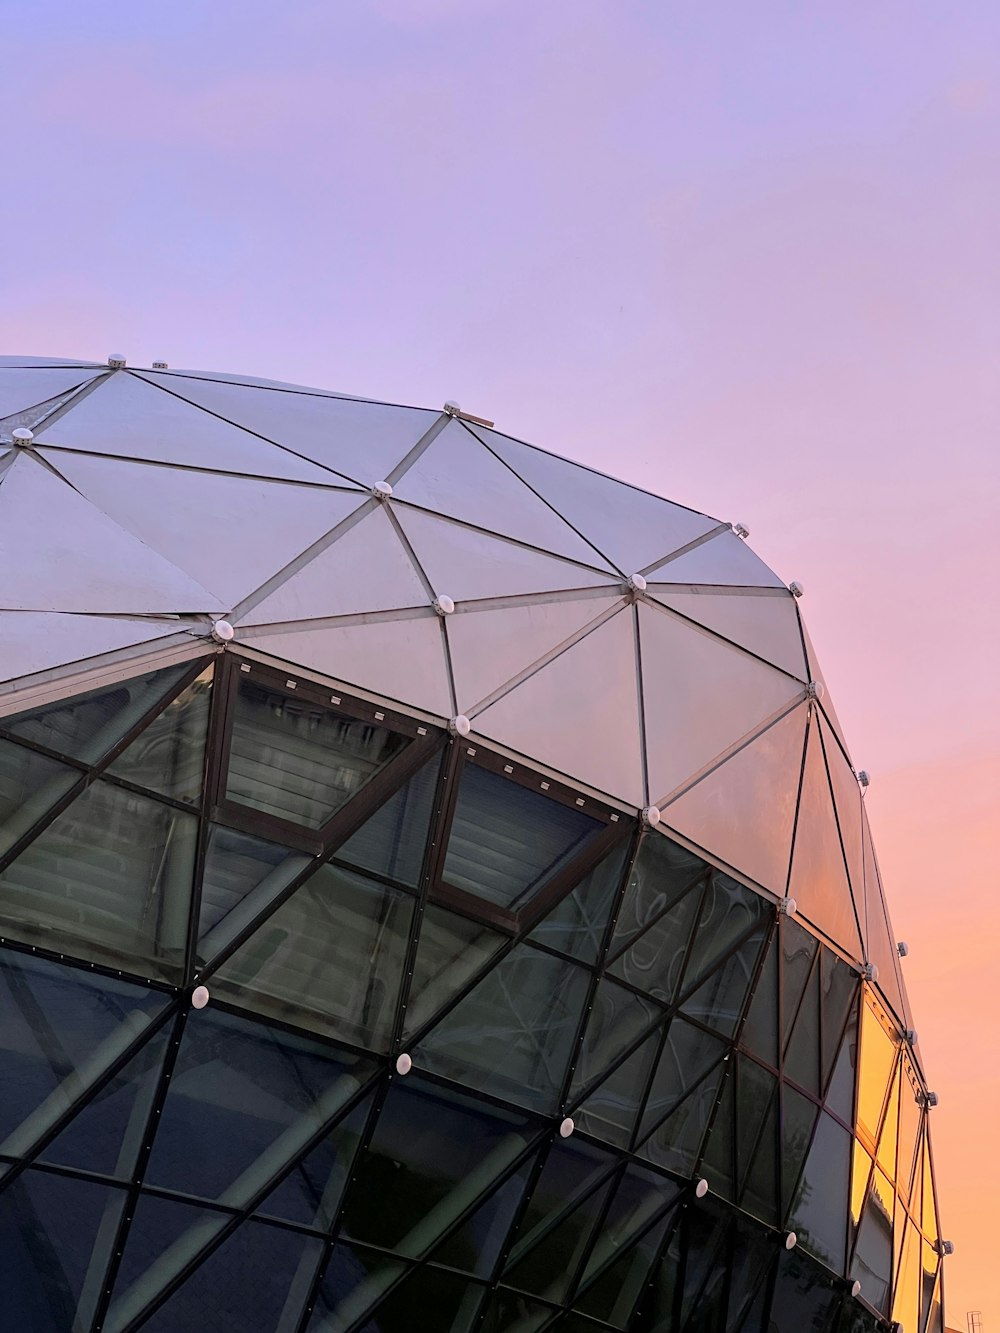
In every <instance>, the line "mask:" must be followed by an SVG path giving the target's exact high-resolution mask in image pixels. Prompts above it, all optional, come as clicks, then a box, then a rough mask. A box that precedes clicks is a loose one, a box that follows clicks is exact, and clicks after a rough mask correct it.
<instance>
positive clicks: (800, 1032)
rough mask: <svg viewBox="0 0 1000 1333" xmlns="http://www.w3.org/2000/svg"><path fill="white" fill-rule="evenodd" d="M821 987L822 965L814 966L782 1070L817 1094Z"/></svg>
mask: <svg viewBox="0 0 1000 1333" xmlns="http://www.w3.org/2000/svg"><path fill="white" fill-rule="evenodd" d="M821 952H822V946H821ZM819 990H820V981H819V968H818V967H814V968H813V970H812V972H811V973H810V974H809V980H808V981H807V982H806V988H805V990H804V992H803V994H802V1000H801V1002H800V1004H799V1011H798V1013H797V1014H796V1015H795V1024H794V1026H793V1028H792V1031H791V1035H790V1036H789V1038H788V1043H787V1045H786V1046H785V1054H784V1065H783V1070H782V1072H783V1073H784V1075H785V1077H786V1078H790V1079H792V1080H793V1081H794V1082H795V1083H798V1084H799V1086H800V1087H803V1088H805V1089H806V1090H807V1091H808V1092H811V1093H812V1094H813V1095H814V1096H818V1095H819V1091H820V1035H819Z"/></svg>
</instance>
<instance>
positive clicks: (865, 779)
mask: <svg viewBox="0 0 1000 1333" xmlns="http://www.w3.org/2000/svg"><path fill="white" fill-rule="evenodd" d="M871 780H872V777H871V774H870V773H869V772H868V770H867V768H861V769H858V782H859V784H860V785H861V786H862V787H867V786H868V784H869V783H870V782H871Z"/></svg>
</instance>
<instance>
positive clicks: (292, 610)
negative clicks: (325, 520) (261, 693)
mask: <svg viewBox="0 0 1000 1333" xmlns="http://www.w3.org/2000/svg"><path fill="white" fill-rule="evenodd" d="M430 600H431V599H430V597H428V595H427V589H426V588H425V587H424V585H423V583H421V581H420V578H419V576H418V574H417V572H416V570H415V569H414V568H413V562H412V561H411V560H410V557H409V555H408V554H407V552H406V548H405V547H404V546H403V543H402V542H401V541H400V540H399V536H398V534H397V533H396V530H395V528H394V527H393V526H392V523H391V521H390V520H389V518H388V516H387V515H386V512H385V510H384V509H383V508H382V506H381V505H378V506H376V507H375V508H374V509H373V510H372V511H371V513H369V514H366V515H365V516H364V518H362V519H359V521H358V522H357V523H355V524H354V525H353V527H350V528H348V529H347V531H346V532H344V534H343V535H342V536H340V537H337V538H336V539H335V541H334V542H333V543H332V544H331V545H330V546H327V547H326V548H325V549H324V550H323V551H321V552H320V553H319V555H317V556H314V557H313V559H312V560H310V561H309V563H308V564H306V565H303V566H302V568H301V569H300V570H299V571H298V572H297V573H295V574H293V575H292V576H291V578H290V579H288V580H287V581H286V582H285V583H282V584H281V585H280V586H279V587H278V588H276V589H275V591H274V592H272V593H271V594H270V596H269V597H265V598H264V600H263V601H262V602H261V603H259V605H257V606H255V607H254V608H253V610H251V611H248V612H247V614H246V615H245V616H243V617H242V623H243V624H245V625H271V624H276V623H279V622H281V621H287V620H318V619H322V618H323V617H325V616H349V615H354V614H356V613H357V612H360V611H390V610H396V609H398V608H400V607H413V606H427V605H428V604H429V603H430Z"/></svg>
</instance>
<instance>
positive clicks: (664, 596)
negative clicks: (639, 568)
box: [648, 583, 809, 680]
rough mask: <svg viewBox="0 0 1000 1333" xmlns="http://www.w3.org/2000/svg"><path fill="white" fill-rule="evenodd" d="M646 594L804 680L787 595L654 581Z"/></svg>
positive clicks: (795, 618) (796, 625) (797, 633)
mask: <svg viewBox="0 0 1000 1333" xmlns="http://www.w3.org/2000/svg"><path fill="white" fill-rule="evenodd" d="M648 591H649V593H650V595H651V596H652V597H655V598H656V600H657V601H658V602H661V603H662V604H663V605H664V606H669V607H671V608H672V609H673V610H674V611H679V612H680V613H681V615H682V616H687V617H688V619H689V620H696V621H697V622H698V623H699V624H700V625H705V626H707V627H708V628H709V629H713V630H715V632H716V634H721V635H722V636H723V638H726V639H729V640H730V641H731V642H732V643H736V644H739V646H740V647H741V648H746V649H748V651H750V652H751V653H756V655H757V656H758V657H763V658H764V659H765V660H766V661H768V662H773V663H774V665H775V666H777V667H781V669H782V670H783V671H788V672H790V673H791V674H792V675H793V676H797V677H798V678H799V679H800V680H808V679H809V677H808V675H807V673H806V659H805V654H804V653H803V651H802V634H801V633H800V631H799V619H798V616H797V614H796V611H795V599H794V598H793V597H792V595H791V593H778V594H776V595H772V594H770V593H768V594H752V593H742V594H740V593H732V592H722V591H719V590H716V589H712V588H701V589H698V590H697V591H695V590H692V589H684V588H675V587H671V586H670V585H669V584H656V583H650V584H649V585H648Z"/></svg>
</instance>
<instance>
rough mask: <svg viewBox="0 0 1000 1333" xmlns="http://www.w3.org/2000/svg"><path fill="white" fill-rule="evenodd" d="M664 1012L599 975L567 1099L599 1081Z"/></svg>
mask: <svg viewBox="0 0 1000 1333" xmlns="http://www.w3.org/2000/svg"><path fill="white" fill-rule="evenodd" d="M663 1013H664V1011H663V1010H662V1009H661V1008H660V1007H659V1005H656V1004H653V1002H652V1001H651V1000H647V999H646V998H645V997H643V996H639V995H636V994H635V992H634V991H630V990H626V989H625V987H624V986H619V985H617V984H616V983H615V982H613V981H610V980H608V978H607V977H602V979H601V980H600V981H599V982H598V983H597V990H596V992H595V994H594V997H593V1000H592V1002H591V1005H590V1014H589V1017H588V1019H587V1027H586V1031H585V1033H584V1037H583V1045H582V1046H581V1048H580V1053H579V1055H578V1056H577V1060H576V1069H575V1071H574V1074H573V1082H572V1085H571V1087H570V1098H571V1099H573V1098H575V1097H577V1096H578V1095H579V1094H580V1093H581V1092H582V1091H583V1089H584V1088H588V1087H590V1086H591V1085H593V1084H594V1083H596V1082H598V1081H600V1080H601V1079H602V1078H603V1077H604V1075H605V1073H606V1072H607V1071H608V1069H609V1068H610V1067H611V1066H612V1065H613V1064H614V1063H615V1062H616V1061H617V1060H618V1059H620V1057H621V1056H622V1054H623V1053H624V1052H625V1051H626V1050H627V1049H628V1047H629V1046H631V1045H632V1044H633V1043H634V1042H636V1041H637V1040H638V1038H639V1037H640V1036H641V1035H642V1034H643V1033H645V1032H648V1031H649V1030H650V1029H651V1028H652V1027H654V1026H655V1025H656V1024H658V1023H659V1021H660V1019H661V1018H662V1017H663Z"/></svg>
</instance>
